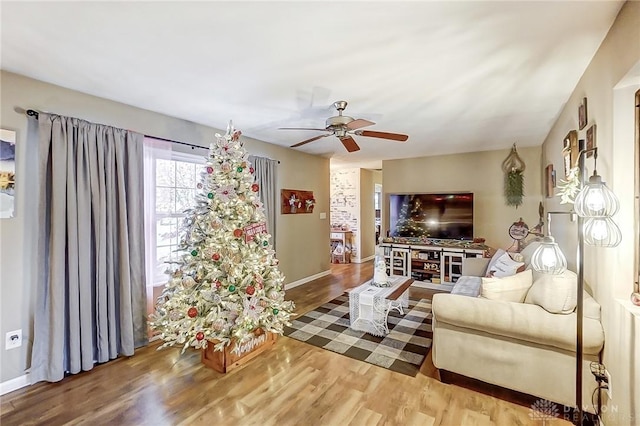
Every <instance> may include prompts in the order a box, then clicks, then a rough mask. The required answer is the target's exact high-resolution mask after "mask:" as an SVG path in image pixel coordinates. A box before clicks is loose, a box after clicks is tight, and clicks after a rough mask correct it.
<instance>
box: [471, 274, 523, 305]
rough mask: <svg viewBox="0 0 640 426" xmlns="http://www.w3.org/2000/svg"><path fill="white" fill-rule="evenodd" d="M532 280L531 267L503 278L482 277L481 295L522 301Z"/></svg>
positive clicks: (509, 300)
mask: <svg viewBox="0 0 640 426" xmlns="http://www.w3.org/2000/svg"><path fill="white" fill-rule="evenodd" d="M532 282H533V274H532V273H531V269H527V270H526V271H522V272H519V273H517V274H515V275H511V276H508V277H504V278H498V277H483V278H482V297H484V298H485V299H491V300H505V301H507V302H519V303H522V302H524V299H525V297H526V296H527V292H528V291H529V288H530V287H531V284H532Z"/></svg>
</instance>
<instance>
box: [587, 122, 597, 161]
mask: <svg viewBox="0 0 640 426" xmlns="http://www.w3.org/2000/svg"><path fill="white" fill-rule="evenodd" d="M595 146H596V125H595V124H594V125H592V126H591V127H589V128H588V129H587V148H586V149H587V150H589V149H591V148H593V147H595ZM589 157H593V151H591V152H587V158H589Z"/></svg>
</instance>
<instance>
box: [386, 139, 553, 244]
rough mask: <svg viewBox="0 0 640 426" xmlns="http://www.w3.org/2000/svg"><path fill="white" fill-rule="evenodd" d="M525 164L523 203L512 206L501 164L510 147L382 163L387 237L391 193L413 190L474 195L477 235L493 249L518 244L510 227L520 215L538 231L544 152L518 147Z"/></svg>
mask: <svg viewBox="0 0 640 426" xmlns="http://www.w3.org/2000/svg"><path fill="white" fill-rule="evenodd" d="M517 149H518V155H520V157H521V158H522V160H523V161H524V162H525V164H526V169H525V172H524V185H525V187H524V193H525V197H524V200H523V204H522V205H521V206H520V207H518V208H517V209H516V208H515V207H509V206H507V205H506V204H505V198H504V196H503V195H502V194H503V188H504V174H503V172H502V162H503V161H504V159H505V158H506V157H507V156H508V155H509V153H510V151H511V150H510V149H504V150H498V151H483V152H474V153H467V154H455V155H441V156H434V157H421V158H412V159H407V160H392V161H383V162H382V190H383V192H384V201H383V209H382V234H383V235H386V233H387V230H388V229H389V215H388V212H387V209H388V207H389V194H393V193H410V192H425V193H428V192H473V194H474V217H473V221H474V236H476V237H483V238H486V242H487V244H488V245H490V246H492V247H495V248H503V249H507V248H508V247H510V246H511V244H512V243H513V240H512V239H511V238H510V237H509V233H508V229H509V226H511V224H512V223H513V222H516V221H518V219H519V218H520V217H522V219H523V220H524V221H525V222H526V223H527V224H529V226H530V227H533V226H534V225H535V224H537V223H538V205H539V203H540V201H542V198H543V196H542V190H541V167H540V156H541V148H540V147H533V148H517Z"/></svg>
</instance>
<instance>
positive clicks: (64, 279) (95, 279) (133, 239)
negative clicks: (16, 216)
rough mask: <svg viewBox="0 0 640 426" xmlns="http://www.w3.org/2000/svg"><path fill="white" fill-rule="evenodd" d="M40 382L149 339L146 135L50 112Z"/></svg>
mask: <svg viewBox="0 0 640 426" xmlns="http://www.w3.org/2000/svg"><path fill="white" fill-rule="evenodd" d="M38 132H39V138H40V143H39V153H38V156H39V174H40V176H39V187H40V194H39V205H38V212H39V229H38V233H39V235H38V253H37V257H36V259H38V262H37V264H38V269H39V270H38V275H37V284H36V286H37V288H36V294H35V304H36V305H35V318H34V339H33V351H32V358H31V381H32V383H35V382H39V381H42V380H46V381H50V382H53V381H59V380H62V378H63V377H64V375H65V373H78V372H80V371H82V370H91V369H92V368H93V366H94V364H95V363H96V362H98V363H101V362H106V361H109V360H110V359H114V358H116V357H117V356H118V355H133V352H134V348H135V347H138V346H142V345H145V344H147V343H148V338H147V331H146V328H147V327H146V287H145V269H144V205H143V200H144V180H143V151H142V149H143V139H144V136H143V135H141V134H138V133H134V132H131V131H127V130H122V129H116V128H113V127H109V126H104V125H99V124H93V123H89V122H86V121H83V120H79V119H76V118H68V117H61V116H57V115H50V114H44V113H41V114H40V116H39V119H38Z"/></svg>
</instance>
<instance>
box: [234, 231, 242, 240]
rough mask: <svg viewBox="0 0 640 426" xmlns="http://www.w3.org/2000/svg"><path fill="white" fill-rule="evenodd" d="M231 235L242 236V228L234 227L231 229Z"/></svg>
mask: <svg viewBox="0 0 640 426" xmlns="http://www.w3.org/2000/svg"><path fill="white" fill-rule="evenodd" d="M233 236H234V237H236V238H240V237H242V229H235V230H234V231H233Z"/></svg>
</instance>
